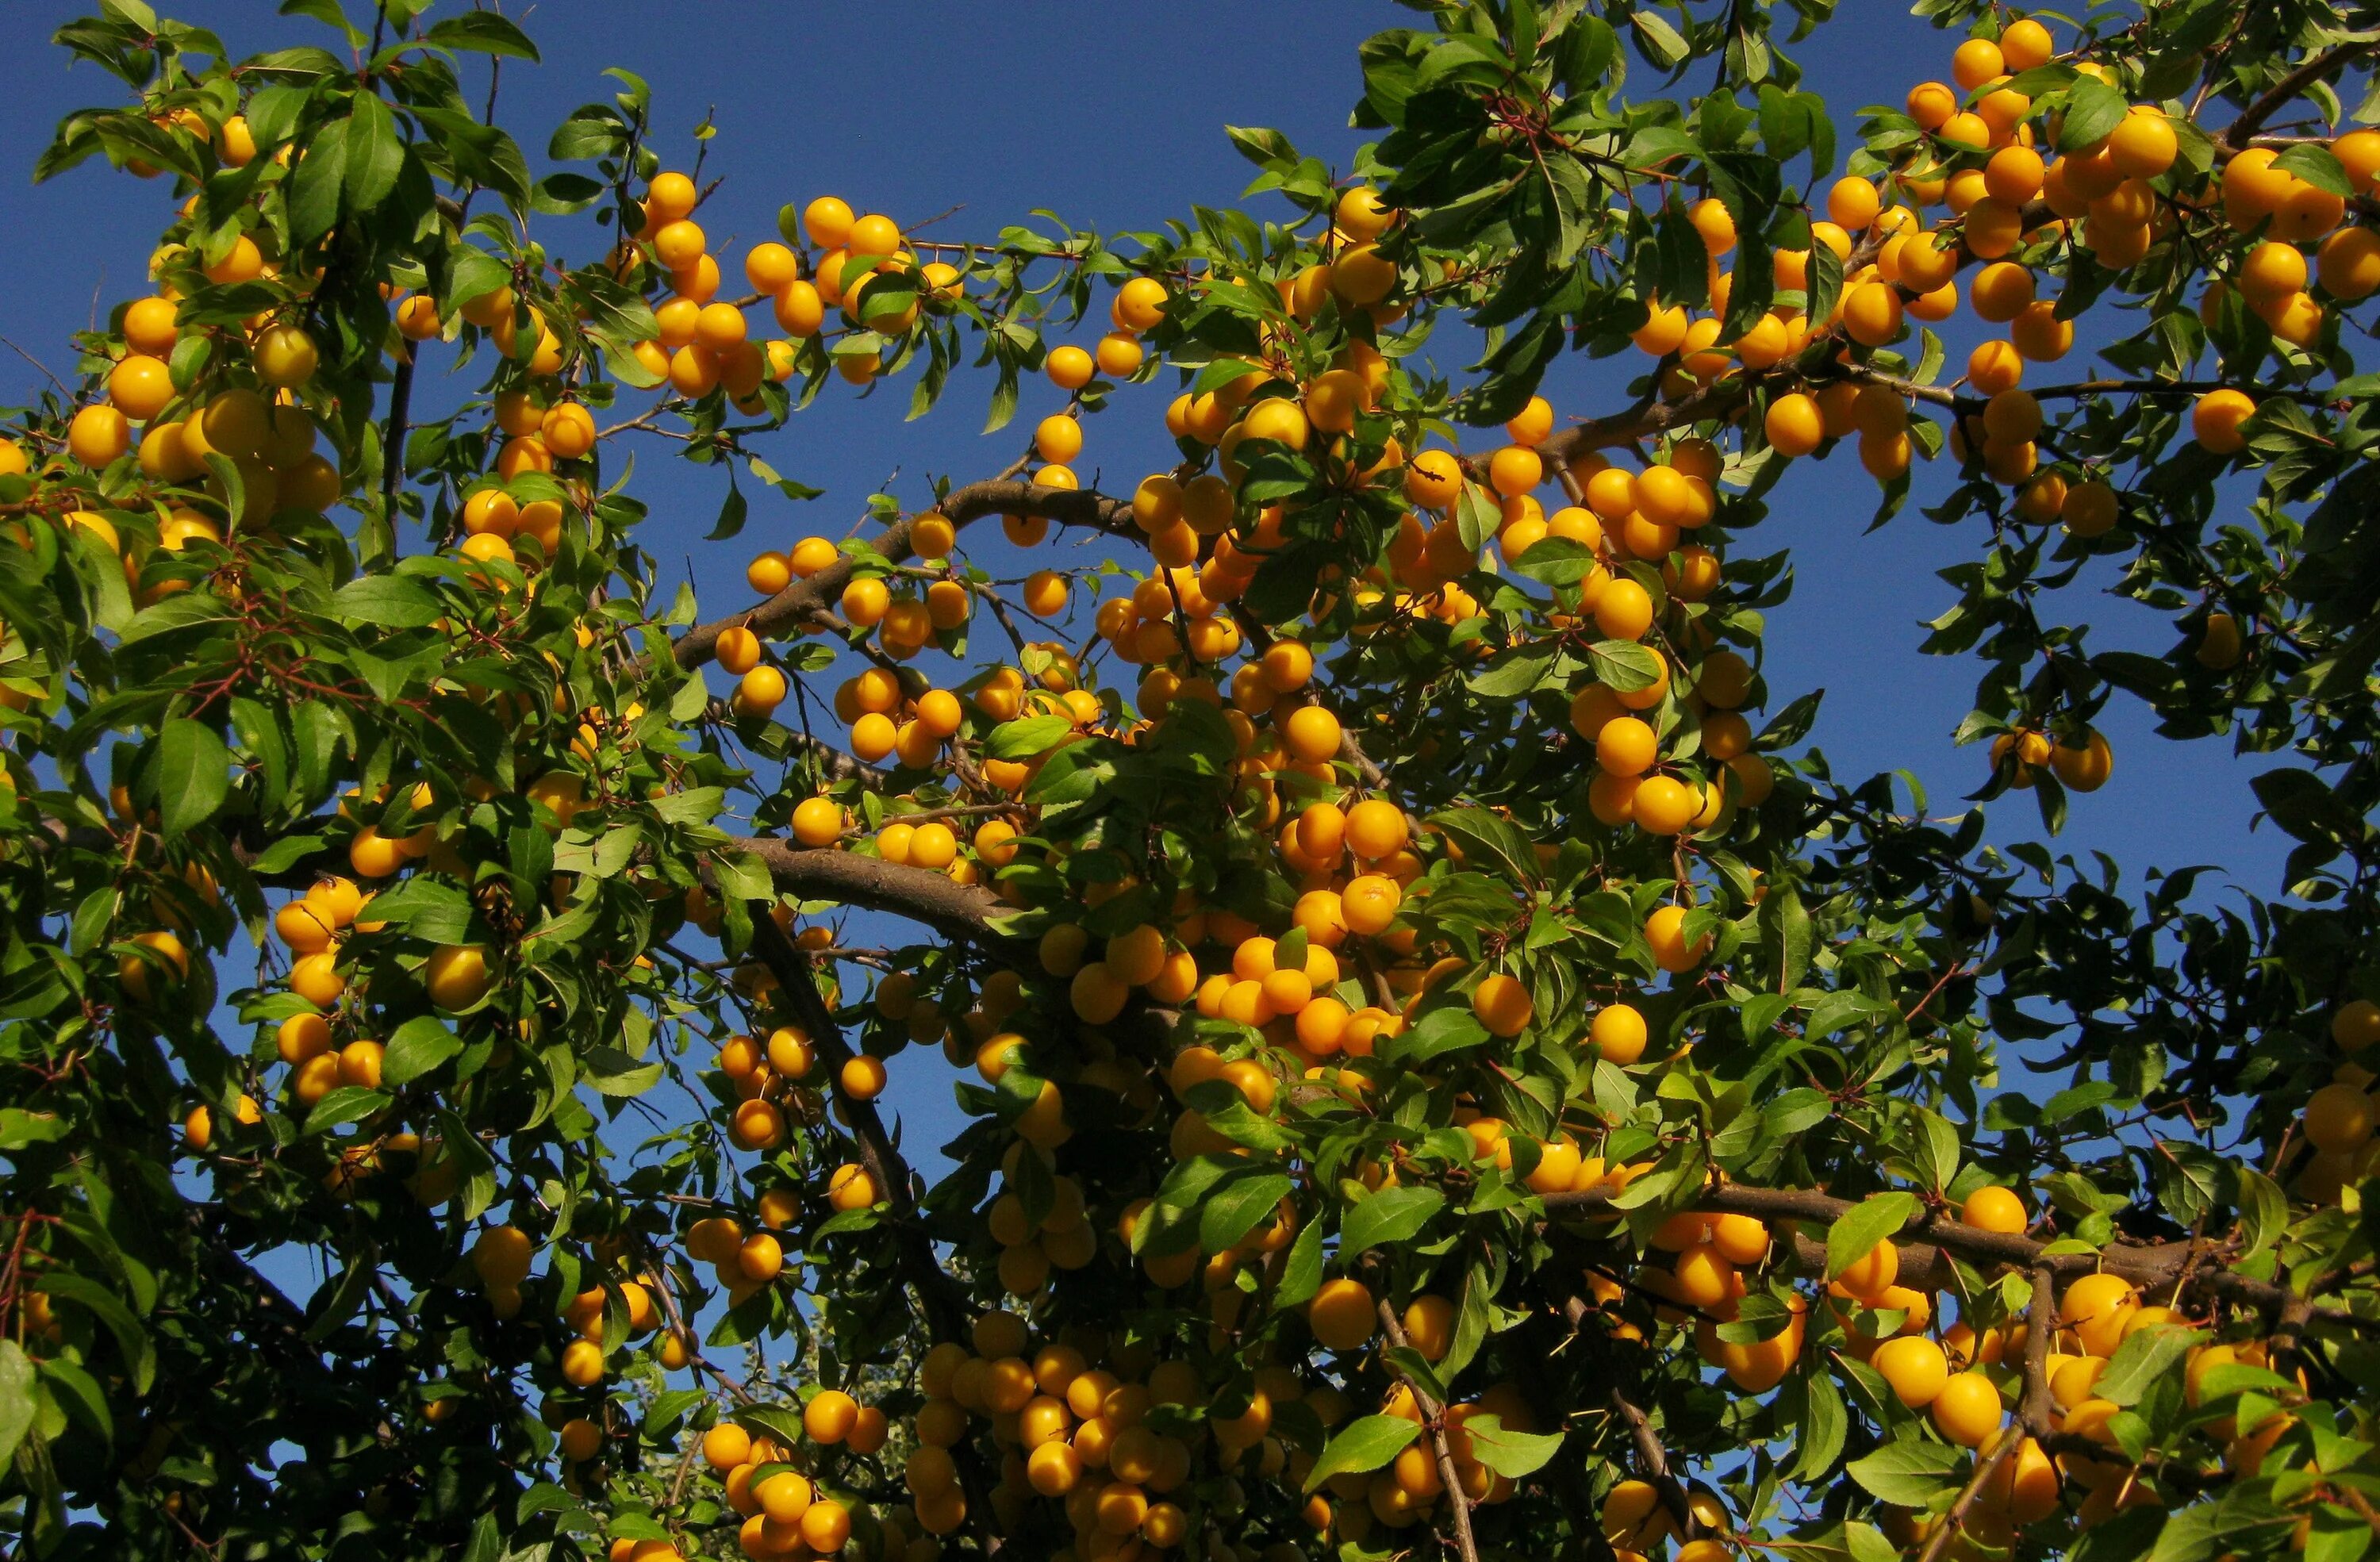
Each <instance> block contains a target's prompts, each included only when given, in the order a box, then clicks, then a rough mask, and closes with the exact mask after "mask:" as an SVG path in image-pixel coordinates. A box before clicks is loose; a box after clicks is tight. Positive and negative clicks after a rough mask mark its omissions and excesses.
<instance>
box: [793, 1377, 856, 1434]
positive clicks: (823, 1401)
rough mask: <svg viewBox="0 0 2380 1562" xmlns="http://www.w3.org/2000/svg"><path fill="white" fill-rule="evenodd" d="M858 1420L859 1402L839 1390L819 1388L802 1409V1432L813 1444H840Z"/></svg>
mask: <svg viewBox="0 0 2380 1562" xmlns="http://www.w3.org/2000/svg"><path fill="white" fill-rule="evenodd" d="M858 1419H859V1402H858V1401H857V1400H856V1399H853V1398H852V1397H851V1396H850V1395H848V1394H846V1393H844V1391H843V1390H842V1389H840V1388H821V1389H820V1390H819V1391H818V1392H817V1393H816V1394H814V1395H812V1396H811V1397H810V1401H809V1403H808V1404H807V1405H804V1406H803V1407H802V1430H803V1431H804V1432H805V1433H807V1434H808V1435H809V1438H810V1441H812V1442H814V1443H840V1442H842V1441H843V1440H844V1437H845V1436H847V1435H849V1434H850V1432H851V1428H852V1424H853V1423H855V1422H856V1421H857V1420H858Z"/></svg>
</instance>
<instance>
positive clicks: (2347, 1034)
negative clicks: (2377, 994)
mask: <svg viewBox="0 0 2380 1562" xmlns="http://www.w3.org/2000/svg"><path fill="white" fill-rule="evenodd" d="M2330 1039H2331V1040H2332V1041H2334V1042H2336V1043H2338V1049H2339V1050H2340V1051H2342V1052H2346V1053H2349V1054H2350V1055H2351V1054H2354V1053H2358V1052H2361V1051H2362V1050H2363V1049H2364V1048H2365V1047H2370V1046H2371V1045H2372V1044H2373V1043H2374V1042H2375V1041H2380V1004H2375V1003H2374V1002H2373V1001H2372V1000H2371V999H2363V998H2359V999H2352V1000H2351V1001H2350V1002H2347V1003H2343V1004H2341V1005H2339V1008H2338V1012H2337V1013H2335V1014H2333V1015H2332V1016H2331V1017H2330Z"/></svg>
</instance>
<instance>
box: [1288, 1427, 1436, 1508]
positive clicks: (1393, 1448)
mask: <svg viewBox="0 0 2380 1562" xmlns="http://www.w3.org/2000/svg"><path fill="white" fill-rule="evenodd" d="M1419 1435H1421V1423H1418V1422H1412V1421H1407V1420H1406V1419H1405V1418H1404V1417H1403V1416H1401V1415H1367V1416H1359V1417H1357V1418H1356V1419H1355V1420H1354V1421H1351V1422H1349V1423H1347V1424H1346V1425H1345V1426H1342V1427H1341V1428H1340V1429H1339V1433H1338V1435H1336V1436H1334V1437H1332V1438H1331V1439H1330V1442H1329V1443H1328V1444H1327V1445H1325V1447H1323V1449H1322V1453H1321V1456H1320V1457H1319V1458H1318V1459H1315V1461H1314V1468H1313V1469H1312V1470H1310V1471H1307V1472H1306V1475H1305V1494H1306V1495H1309V1496H1310V1495H1313V1494H1314V1493H1315V1492H1316V1491H1317V1490H1318V1489H1319V1488H1320V1487H1321V1485H1322V1483H1324V1482H1325V1481H1328V1480H1330V1477H1332V1476H1333V1475H1360V1474H1362V1473H1363V1472H1364V1471H1367V1470H1378V1469H1379V1468H1380V1467H1381V1466H1382V1465H1384V1464H1386V1463H1388V1462H1389V1460H1390V1459H1394V1458H1396V1457H1397V1456H1398V1455H1399V1454H1401V1453H1403V1452H1404V1450H1405V1445H1406V1444H1408V1443H1410V1442H1412V1441H1413V1440H1414V1439H1415V1437H1417V1436H1419Z"/></svg>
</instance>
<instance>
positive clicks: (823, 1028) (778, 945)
mask: <svg viewBox="0 0 2380 1562" xmlns="http://www.w3.org/2000/svg"><path fill="white" fill-rule="evenodd" d="M805 855H839V854H805ZM886 866H892V865H886ZM908 871H911V872H923V871H924V870H923V869H910V870H908ZM928 877H929V878H939V877H940V876H939V875H929V876H928ZM953 888H955V886H953ZM752 952H753V953H755V954H757V955H759V957H760V963H762V964H763V965H765V966H767V967H768V968H769V972H770V974H771V975H773V976H775V977H776V978H777V987H778V990H779V991H781V992H782V993H783V994H784V995H785V1000H786V1002H787V1003H789V1004H790V1005H791V1006H792V1008H793V1011H794V1018H795V1021H797V1022H798V1023H800V1025H801V1027H802V1028H803V1030H805V1031H807V1033H808V1034H809V1040H810V1047H811V1051H812V1053H813V1055H814V1056H815V1058H816V1059H817V1063H818V1066H819V1067H820V1068H823V1069H824V1070H825V1071H826V1072H827V1073H828V1075H829V1076H830V1077H831V1078H834V1079H837V1080H839V1079H840V1078H841V1075H842V1072H843V1066H844V1064H845V1063H847V1062H849V1061H850V1060H851V1059H852V1058H853V1057H854V1056H856V1054H855V1053H854V1051H853V1049H852V1047H851V1044H850V1043H849V1042H848V1041H847V1040H845V1039H844V1034H843V1028H842V1027H841V1026H839V1025H837V1024H836V1023H835V1021H834V1015H833V1013H832V1011H830V1010H829V1009H828V1008H827V1006H826V999H824V998H823V997H821V996H820V993H819V989H818V967H817V964H816V963H815V962H813V961H812V960H811V958H810V956H809V955H808V954H807V952H806V951H803V950H801V949H800V948H798V947H797V946H796V945H795V943H794V941H793V940H792V939H791V938H787V937H785V933H784V929H783V928H781V927H779V926H777V924H776V922H775V921H774V920H773V919H771V918H770V917H766V916H762V917H758V918H755V919H754V921H753V924H752ZM836 1096H837V1098H838V1102H839V1104H840V1105H841V1107H842V1108H843V1119H844V1122H845V1123H847V1124H849V1125H850V1128H851V1136H852V1141H853V1143H854V1144H855V1145H856V1148H857V1151H858V1155H859V1158H860V1161H861V1164H862V1165H864V1166H865V1167H866V1168H867V1170H868V1176H869V1178H870V1179H872V1180H873V1181H875V1183H876V1196H877V1197H878V1198H880V1199H882V1200H883V1201H885V1202H886V1203H887V1204H889V1205H892V1214H893V1218H892V1221H891V1222H890V1226H891V1229H892V1234H893V1261H894V1264H895V1265H896V1267H897V1268H898V1269H899V1270H901V1271H902V1273H903V1277H904V1278H905V1279H906V1280H907V1282H908V1284H909V1286H910V1287H911V1289H912V1290H915V1291H916V1293H917V1305H918V1308H919V1310H920V1311H921V1312H923V1313H924V1314H925V1315H926V1320H927V1324H928V1326H929V1327H930V1328H931V1329H932V1330H933V1332H934V1334H935V1335H936V1336H937V1337H938V1338H941V1339H955V1340H963V1339H965V1338H967V1329H968V1326H969V1323H970V1321H971V1319H972V1317H973V1314H974V1305H973V1302H972V1300H971V1299H970V1298H969V1296H968V1295H967V1291H966V1287H965V1285H963V1284H961V1283H960V1281H959V1279H958V1277H956V1276H954V1275H953V1274H952V1273H951V1272H950V1271H949V1270H948V1269H946V1268H944V1267H943V1266H942V1262H941V1256H940V1255H939V1254H937V1253H935V1252H934V1243H933V1239H932V1238H931V1237H929V1236H928V1235H927V1234H926V1229H925V1228H924V1227H922V1226H920V1225H918V1224H917V1189H916V1178H915V1177H914V1176H913V1175H912V1174H911V1172H910V1170H909V1165H908V1163H907V1162H906V1161H905V1160H904V1159H903V1158H902V1156H901V1151H900V1149H899V1147H898V1146H896V1145H895V1144H893V1143H892V1134H890V1133H889V1132H886V1131H885V1127H884V1118H883V1114H881V1113H880V1112H879V1111H878V1110H877V1109H876V1103H875V1102H873V1101H863V1100H861V1099H859V1098H857V1097H856V1096H851V1095H849V1094H847V1093H845V1092H844V1091H843V1090H842V1089H841V1087H840V1085H838V1086H837V1088H836ZM953 1453H954V1454H956V1455H957V1456H958V1459H957V1462H958V1467H959V1482H960V1485H961V1487H962V1489H963V1490H964V1491H965V1494H966V1502H967V1518H968V1520H969V1524H970V1527H971V1528H973V1529H974V1530H975V1531H976V1534H977V1541H978V1542H979V1543H980V1544H981V1545H982V1547H983V1552H984V1555H985V1556H996V1555H997V1554H998V1553H999V1551H1000V1536H999V1535H998V1533H997V1532H995V1530H994V1528H993V1523H992V1520H993V1515H992V1508H991V1497H990V1487H989V1486H988V1485H987V1484H986V1482H985V1471H983V1470H982V1469H981V1468H980V1467H979V1465H978V1462H977V1454H976V1449H975V1446H974V1444H973V1443H972V1442H971V1441H968V1440H965V1439H962V1440H961V1442H960V1444H959V1446H958V1447H956V1448H955V1449H953Z"/></svg>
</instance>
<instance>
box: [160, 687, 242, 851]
mask: <svg viewBox="0 0 2380 1562" xmlns="http://www.w3.org/2000/svg"><path fill="white" fill-rule="evenodd" d="M230 772H231V750H230V749H228V748H225V746H224V741H223V739H222V738H220V737H217V736H216V735H215V731H214V729H213V728H212V727H209V726H206V725H203V724H202V723H200V722H197V721H193V720H189V719H188V717H176V719H175V720H171V721H168V722H166V723H165V726H164V731H163V732H161V733H159V734H158V736H157V769H156V779H157V812H158V819H159V823H160V824H161V825H162V826H163V827H164V832H165V833H166V834H167V835H168V836H175V835H181V834H185V833H187V832H188V830H190V829H193V828H195V827H196V826H199V825H202V824H204V823H206V822H207V820H209V819H211V818H212V817H214V813H215V810H216V809H218V808H220V807H222V806H223V805H224V799H225V798H226V797H228V796H230V795H231V774H230Z"/></svg>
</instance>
